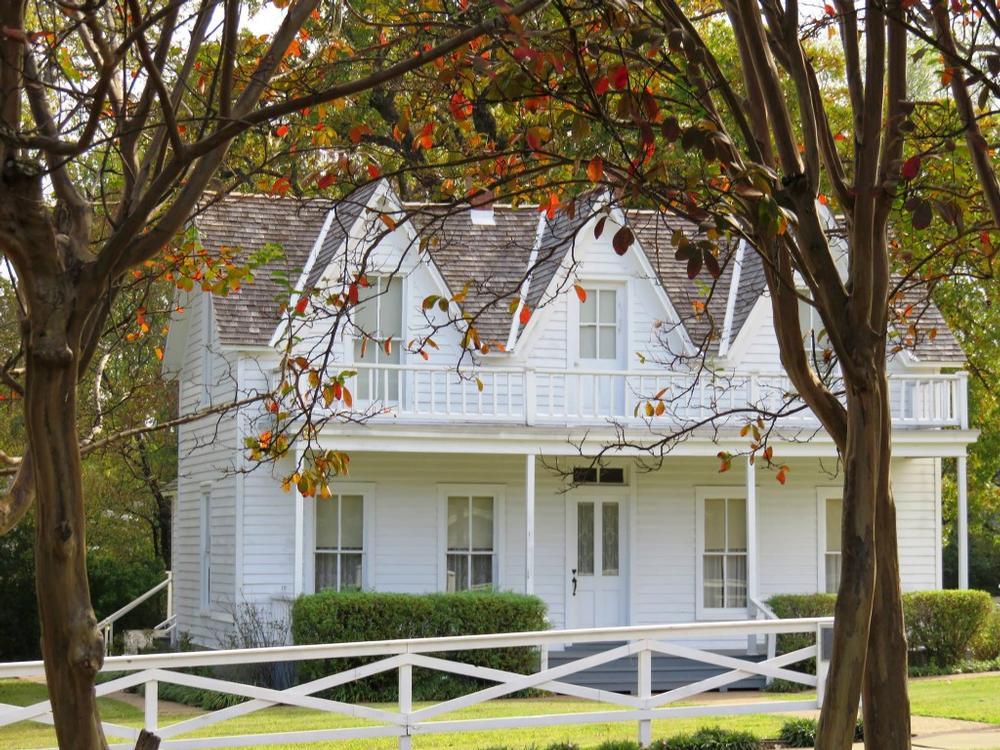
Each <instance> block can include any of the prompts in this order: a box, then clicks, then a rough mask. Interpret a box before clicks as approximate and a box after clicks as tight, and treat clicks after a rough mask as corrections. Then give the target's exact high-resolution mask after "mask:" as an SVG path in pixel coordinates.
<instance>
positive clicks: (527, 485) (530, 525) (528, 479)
mask: <svg viewBox="0 0 1000 750" xmlns="http://www.w3.org/2000/svg"><path fill="white" fill-rule="evenodd" d="M524 593H525V594H534V593H535V454H533V453H529V454H528V455H527V456H525V457H524Z"/></svg>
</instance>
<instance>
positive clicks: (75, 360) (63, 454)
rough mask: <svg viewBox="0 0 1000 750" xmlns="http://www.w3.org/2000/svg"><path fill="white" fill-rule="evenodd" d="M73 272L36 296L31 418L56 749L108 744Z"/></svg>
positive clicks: (38, 563) (28, 394)
mask: <svg viewBox="0 0 1000 750" xmlns="http://www.w3.org/2000/svg"><path fill="white" fill-rule="evenodd" d="M70 275H71V274H69V273H63V274H60V275H58V276H54V277H49V278H48V279H45V281H43V282H39V283H38V284H37V285H36V290H38V293H36V294H33V295H32V299H31V311H30V331H29V333H28V342H27V353H28V366H27V370H26V373H27V376H26V391H25V399H24V409H25V417H26V420H27V426H28V430H27V432H28V435H29V437H30V446H29V447H30V450H31V457H32V459H33V461H34V468H35V492H36V506H37V508H36V511H37V521H36V526H37V531H36V535H37V536H36V551H35V576H36V584H37V593H38V612H39V617H40V620H41V629H42V654H43V656H44V659H45V676H46V680H47V682H48V688H49V697H50V699H51V701H52V715H53V718H54V723H55V730H56V737H57V738H58V742H59V747H60V748H64V750H68V749H69V748H73V750H103V748H106V747H107V742H106V740H105V738H104V732H103V729H102V727H101V723H100V717H99V715H98V712H97V698H96V695H95V692H94V677H95V675H96V674H97V672H98V670H99V669H100V668H101V665H102V664H103V661H104V642H103V639H102V638H101V634H100V632H99V631H98V630H97V627H96V624H97V618H96V617H95V616H94V610H93V607H92V606H91V604H90V586H89V584H88V581H87V565H86V555H87V548H86V536H85V529H84V506H83V487H82V482H81V470H80V452H79V448H78V444H77V425H76V389H77V377H78V367H79V356H80V354H79V352H80V341H79V336H78V335H76V336H74V335H73V334H72V333H70V334H67V331H73V330H74V329H78V327H79V326H80V323H79V317H78V316H79V309H78V307H79V306H78V305H77V299H76V295H75V293H74V292H73V291H72V289H73V284H74V281H72V280H70V279H69V278H67V277H69V276H70Z"/></svg>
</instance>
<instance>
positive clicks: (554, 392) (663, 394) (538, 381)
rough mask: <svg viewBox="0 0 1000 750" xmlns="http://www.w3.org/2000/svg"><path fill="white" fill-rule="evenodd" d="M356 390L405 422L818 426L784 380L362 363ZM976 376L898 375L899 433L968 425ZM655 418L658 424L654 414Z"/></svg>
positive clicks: (360, 400)
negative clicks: (761, 415) (760, 421)
mask: <svg viewBox="0 0 1000 750" xmlns="http://www.w3.org/2000/svg"><path fill="white" fill-rule="evenodd" d="M354 369H356V371H357V374H356V375H355V376H353V377H352V378H351V379H350V380H349V382H348V387H349V388H350V389H351V391H352V393H353V394H354V397H355V402H356V403H357V404H359V405H361V406H365V407H369V406H378V407H381V408H383V409H385V411H386V412H387V414H389V415H391V416H392V417H394V418H396V419H400V420H409V421H416V422H420V421H432V420H438V419H448V420H470V419H471V420H482V421H487V422H509V423H518V424H528V425H536V424H537V425H545V424H550V425H573V424H583V425H585V424H595V423H602V422H608V421H615V422H622V423H642V422H644V421H648V420H651V421H652V422H653V423H654V424H675V425H683V424H688V425H690V424H693V423H698V422H701V421H704V420H708V419H712V418H713V416H714V417H715V419H714V424H716V425H719V426H726V425H738V424H741V423H745V422H746V421H747V420H748V419H752V418H755V415H756V413H758V412H759V411H761V410H763V411H766V412H769V413H772V414H780V422H781V424H785V425H789V426H796V425H801V426H803V427H806V426H812V425H817V424H818V423H817V420H816V418H815V416H813V414H812V413H811V412H810V411H809V410H808V409H805V408H803V407H802V405H801V402H800V401H798V400H797V399H796V398H795V397H794V392H793V388H792V386H791V384H790V382H789V380H788V378H787V376H785V375H784V374H781V373H749V374H742V373H709V372H707V371H706V372H702V373H701V374H700V375H695V374H692V373H686V372H662V371H657V370H652V369H649V370H628V371H625V370H583V369H572V370H562V369H551V368H511V367H481V368H477V369H475V370H472V371H469V372H462V373H461V374H460V373H459V372H458V371H457V370H456V368H454V367H447V366H441V365H427V364H406V365H390V364H379V365H368V364H362V365H356V366H354ZM967 378H968V376H967V374H966V373H964V372H961V373H955V374H931V375H892V376H890V389H891V400H892V404H891V406H892V417H893V424H894V425H895V426H896V427H897V428H923V429H927V428H942V427H960V428H966V427H968V409H967V395H966V392H967V391H966V389H967ZM650 409H652V410H653V414H652V417H650V416H649V414H648V412H649V410H650Z"/></svg>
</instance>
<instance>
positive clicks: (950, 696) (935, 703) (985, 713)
mask: <svg viewBox="0 0 1000 750" xmlns="http://www.w3.org/2000/svg"><path fill="white" fill-rule="evenodd" d="M998 695H1000V675H983V676H981V677H958V678H946V677H945V678H941V677H935V678H929V679H923V680H914V681H912V682H911V683H910V705H911V707H912V710H913V713H915V714H919V715H920V716H941V717H944V718H947V719H966V720H968V721H983V722H986V723H989V724H1000V699H998V698H997V696H998Z"/></svg>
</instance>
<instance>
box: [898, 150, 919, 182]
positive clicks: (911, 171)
mask: <svg viewBox="0 0 1000 750" xmlns="http://www.w3.org/2000/svg"><path fill="white" fill-rule="evenodd" d="M919 173H920V156H919V154H918V155H917V156H911V157H910V158H909V159H907V160H906V161H904V162H903V167H902V168H901V169H900V170H899V175H900V177H902V178H903V179H904V180H912V179H913V178H914V177H916V176H917V175H918V174H919Z"/></svg>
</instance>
